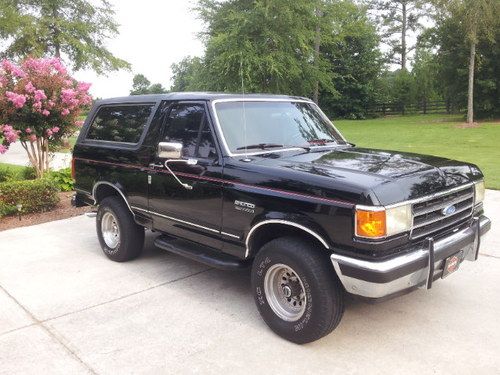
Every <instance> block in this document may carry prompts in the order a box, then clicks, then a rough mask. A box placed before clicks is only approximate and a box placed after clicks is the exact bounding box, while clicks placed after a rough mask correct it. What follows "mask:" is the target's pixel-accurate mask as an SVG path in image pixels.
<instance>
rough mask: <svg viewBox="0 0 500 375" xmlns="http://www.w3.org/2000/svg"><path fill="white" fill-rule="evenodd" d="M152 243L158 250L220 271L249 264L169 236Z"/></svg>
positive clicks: (236, 268)
mask: <svg viewBox="0 0 500 375" xmlns="http://www.w3.org/2000/svg"><path fill="white" fill-rule="evenodd" d="M154 243H155V246H156V247H159V248H160V249H163V250H167V251H170V252H171V253H174V254H178V255H182V256H184V257H186V258H189V259H193V260H196V261H198V262H200V263H203V264H206V265H207V266H210V267H214V268H218V269H220V270H238V269H243V268H246V267H248V266H249V265H250V264H251V262H250V261H248V260H242V259H239V258H236V257H234V256H232V255H228V254H224V253H221V252H219V251H217V250H215V249H212V248H209V247H206V246H203V245H199V244H196V243H194V242H190V241H186V240H182V239H180V238H175V237H171V236H166V235H163V236H160V237H158V238H157V239H156V240H155V242H154Z"/></svg>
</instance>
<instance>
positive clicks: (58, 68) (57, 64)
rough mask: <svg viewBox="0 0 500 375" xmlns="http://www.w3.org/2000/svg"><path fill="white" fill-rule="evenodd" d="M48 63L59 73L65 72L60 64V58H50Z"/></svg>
mask: <svg viewBox="0 0 500 375" xmlns="http://www.w3.org/2000/svg"><path fill="white" fill-rule="evenodd" d="M50 63H51V64H52V67H53V68H54V69H55V70H56V71H57V72H58V73H59V74H66V73H67V70H66V68H65V67H64V65H63V64H62V62H61V60H60V59H58V58H54V59H52V60H50Z"/></svg>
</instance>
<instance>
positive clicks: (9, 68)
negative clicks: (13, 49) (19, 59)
mask: <svg viewBox="0 0 500 375" xmlns="http://www.w3.org/2000/svg"><path fill="white" fill-rule="evenodd" d="M2 68H3V69H4V70H5V71H6V72H7V73H9V74H11V75H13V76H14V77H19V78H24V77H25V76H26V73H25V72H24V71H23V70H22V69H20V68H19V67H17V66H16V65H14V64H13V63H11V62H10V61H9V60H3V61H2Z"/></svg>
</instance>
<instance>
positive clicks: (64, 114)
mask: <svg viewBox="0 0 500 375" xmlns="http://www.w3.org/2000/svg"><path fill="white" fill-rule="evenodd" d="M61 115H63V116H67V115H69V109H68V108H64V109H63V110H62V111H61Z"/></svg>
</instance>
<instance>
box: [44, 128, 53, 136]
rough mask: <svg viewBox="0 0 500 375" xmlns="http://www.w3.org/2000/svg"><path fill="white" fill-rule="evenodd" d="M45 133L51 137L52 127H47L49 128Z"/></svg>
mask: <svg viewBox="0 0 500 375" xmlns="http://www.w3.org/2000/svg"><path fill="white" fill-rule="evenodd" d="M45 133H46V134H47V135H48V136H49V137H51V136H52V129H47V130H46V131H45Z"/></svg>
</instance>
